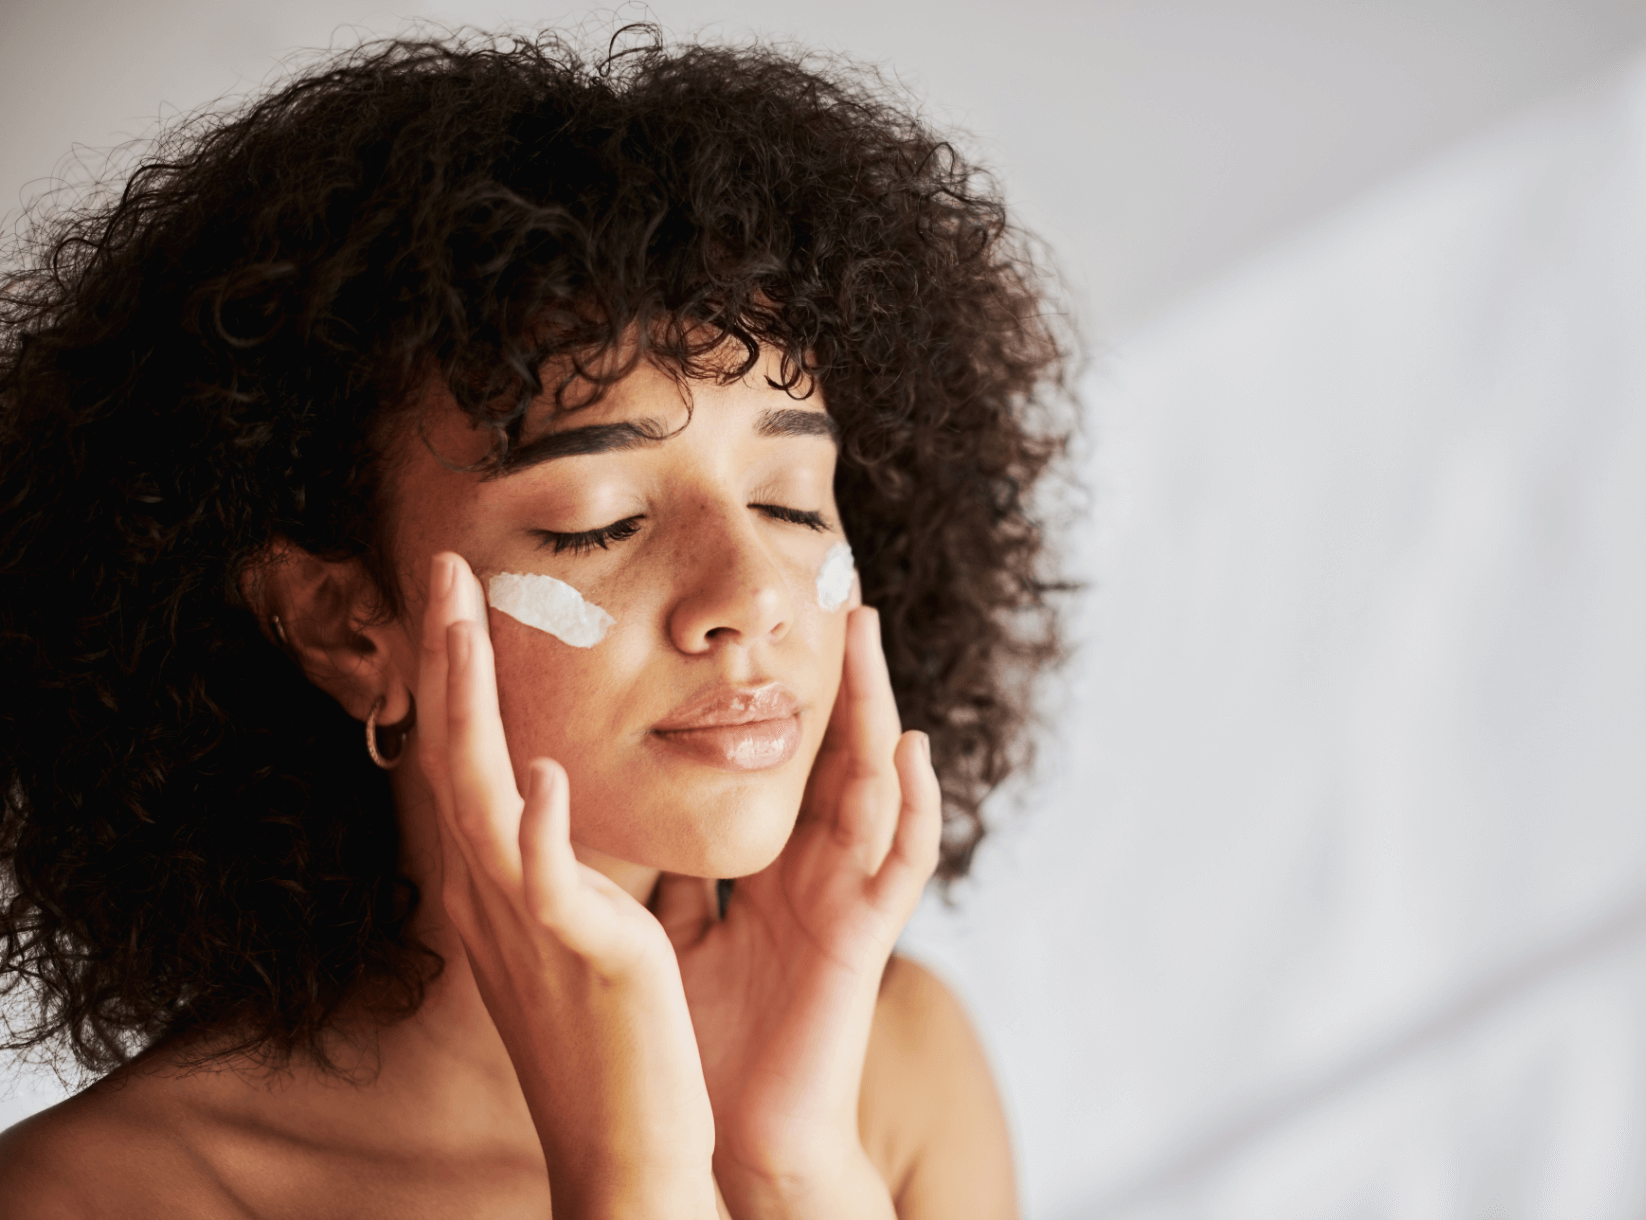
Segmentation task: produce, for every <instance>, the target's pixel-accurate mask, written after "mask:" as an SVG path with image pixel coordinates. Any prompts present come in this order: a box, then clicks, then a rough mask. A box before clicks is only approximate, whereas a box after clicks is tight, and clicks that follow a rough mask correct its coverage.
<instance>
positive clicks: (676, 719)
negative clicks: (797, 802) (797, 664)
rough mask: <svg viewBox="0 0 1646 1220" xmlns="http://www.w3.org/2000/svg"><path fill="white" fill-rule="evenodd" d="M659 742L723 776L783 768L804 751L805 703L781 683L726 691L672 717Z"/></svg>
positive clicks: (659, 728)
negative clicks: (802, 706) (802, 710)
mask: <svg viewBox="0 0 1646 1220" xmlns="http://www.w3.org/2000/svg"><path fill="white" fill-rule="evenodd" d="M651 736H652V738H653V740H655V741H657V742H658V743H659V744H661V745H663V746H665V747H667V748H669V749H670V750H671V751H672V752H676V753H679V754H683V755H685V756H686V757H687V758H690V759H691V760H692V761H694V762H698V763H702V764H704V765H705V766H710V767H714V768H716V769H718V770H722V771H765V770H768V769H770V768H772V767H780V766H782V765H783V764H784V763H786V762H788V761H789V759H791V758H793V757H794V755H795V752H796V751H797V750H799V748H800V701H799V700H798V699H796V698H795V697H794V694H793V693H792V692H791V691H790V690H789V689H788V688H787V687H785V686H783V685H782V684H781V683H776V682H771V683H767V684H764V685H761V686H745V687H720V688H718V689H716V690H713V691H710V692H709V693H708V694H707V695H704V696H703V697H701V698H699V699H696V700H693V701H691V702H689V703H686V704H685V705H683V706H681V707H679V708H676V709H675V710H674V711H673V712H670V713H669V715H668V716H667V717H665V718H664V719H663V720H662V721H660V722H659V723H658V724H657V725H656V726H654V727H653V729H652V731H651Z"/></svg>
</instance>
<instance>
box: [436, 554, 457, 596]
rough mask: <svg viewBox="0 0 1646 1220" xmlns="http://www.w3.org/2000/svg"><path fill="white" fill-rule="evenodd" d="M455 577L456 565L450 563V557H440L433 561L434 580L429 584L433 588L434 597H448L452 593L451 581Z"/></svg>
mask: <svg viewBox="0 0 1646 1220" xmlns="http://www.w3.org/2000/svg"><path fill="white" fill-rule="evenodd" d="M456 575H457V565H456V564H455V563H453V562H452V561H451V556H450V555H442V556H440V558H439V559H436V560H435V561H434V579H433V580H432V581H431V582H430V583H431V584H433V585H434V587H435V596H437V597H449V596H450V595H451V591H452V579H453V578H454V577H455V576H456Z"/></svg>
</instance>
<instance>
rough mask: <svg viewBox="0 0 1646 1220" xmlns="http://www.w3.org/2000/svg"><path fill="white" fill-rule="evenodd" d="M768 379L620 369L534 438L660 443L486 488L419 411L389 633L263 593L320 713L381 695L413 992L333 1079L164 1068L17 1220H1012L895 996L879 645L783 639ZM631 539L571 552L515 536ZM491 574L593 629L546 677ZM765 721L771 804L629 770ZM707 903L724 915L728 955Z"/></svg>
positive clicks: (912, 789)
mask: <svg viewBox="0 0 1646 1220" xmlns="http://www.w3.org/2000/svg"><path fill="white" fill-rule="evenodd" d="M770 371H771V370H769V369H766V368H757V369H755V370H754V371H753V372H752V373H751V374H750V375H749V376H748V377H746V378H744V379H743V380H741V381H738V382H734V383H732V384H729V385H720V384H716V383H714V382H708V381H704V382H692V383H690V384H689V385H684V386H682V385H681V384H678V383H677V382H676V381H675V380H674V379H672V378H670V377H668V376H666V375H665V374H663V373H662V372H660V371H659V370H656V369H653V368H650V367H648V366H642V367H641V368H639V369H637V370H636V371H635V372H634V373H632V374H631V375H630V376H629V377H628V378H626V379H625V380H624V381H622V382H620V383H619V384H618V385H617V386H615V387H614V388H613V390H612V392H611V393H610V394H608V395H607V397H606V398H605V399H603V400H602V401H601V402H600V403H598V404H597V405H595V406H593V407H590V408H588V409H586V410H584V411H581V412H577V413H575V414H573V415H571V416H566V417H561V418H559V419H555V418H552V417H549V416H548V415H547V414H545V417H544V418H543V419H542V420H539V421H534V422H533V424H532V428H535V429H536V430H537V432H538V433H541V432H543V431H545V430H556V431H557V430H560V429H563V428H570V427H580V426H586V425H591V424H603V423H611V422H618V421H624V420H628V421H634V420H638V419H653V420H657V421H660V422H661V423H662V424H664V425H665V431H667V432H669V433H671V435H670V436H669V439H667V440H664V441H662V442H660V443H655V444H647V445H642V446H639V447H633V448H628V449H624V450H621V451H617V452H609V453H598V454H585V455H580V456H576V457H567V458H561V459H557V460H555V461H553V462H549V463H545V464H542V465H539V466H533V467H529V468H527V469H524V470H520V471H518V472H516V473H511V474H509V475H507V476H505V477H502V478H494V479H483V478H481V477H480V476H479V475H478V474H475V473H473V472H470V471H465V470H463V469H462V467H464V466H467V465H470V464H472V462H473V461H474V460H475V458H476V457H478V456H479V455H480V454H483V453H484V448H485V444H486V438H485V437H483V436H481V435H479V434H477V433H475V432H474V431H473V430H472V429H471V428H470V427H469V426H468V424H467V421H466V420H465V419H464V418H463V417H462V416H461V414H460V413H459V412H458V411H457V410H456V408H455V405H454V404H452V403H450V402H449V401H443V400H442V399H441V398H440V397H439V395H438V393H436V392H434V391H431V392H430V395H429V397H428V399H427V400H426V401H425V402H424V403H423V404H422V408H421V424H422V427H421V428H420V429H407V430H406V433H405V435H404V436H403V438H402V443H401V445H400V448H399V451H398V452H397V453H396V454H395V455H394V462H395V474H394V479H393V493H392V496H391V504H392V529H391V537H392V539H393V548H394V555H395V559H396V563H397V565H398V566H399V569H400V571H401V575H402V583H403V587H404V588H405V589H406V590H407V591H408V594H409V597H408V600H409V602H410V603H411V609H410V612H409V613H408V615H407V616H406V617H405V619H404V620H395V621H391V622H386V623H385V622H376V621H373V619H372V615H371V613H370V592H369V588H368V587H367V584H366V582H365V580H364V577H363V574H362V573H361V572H360V571H359V569H358V568H356V567H353V566H351V565H348V564H328V563H324V562H321V561H319V560H317V559H315V558H313V557H312V556H307V555H304V554H302V553H300V552H296V551H294V550H287V551H285V552H283V553H282V554H279V555H277V556H276V557H275V558H274V559H273V561H272V562H271V567H270V571H269V579H268V580H267V581H266V582H265V585H266V588H267V589H268V590H269V593H268V596H269V597H270V599H271V604H270V605H269V607H268V609H269V611H270V612H274V613H279V614H280V615H281V618H282V621H283V622H284V623H286V624H287V635H288V640H289V646H290V647H291V648H293V649H294V651H295V652H296V654H297V656H298V659H299V660H300V661H301V663H302V664H303V665H304V667H305V669H306V671H307V672H308V673H309V674H310V676H311V678H312V679H313V680H314V681H315V682H316V683H317V684H319V685H321V686H322V687H323V688H324V689H326V690H328V691H329V692H330V693H331V694H333V695H334V696H335V697H336V698H337V699H338V701H339V702H340V703H342V704H343V706H344V707H345V708H346V709H347V710H348V711H349V712H350V713H351V714H353V715H356V716H357V717H359V718H361V719H364V717H365V716H366V714H367V713H368V711H369V710H370V708H371V707H372V705H373V703H374V702H375V701H376V700H378V699H379V698H382V699H384V700H385V706H384V708H383V711H382V713H381V719H382V720H383V721H384V722H393V721H394V720H397V719H399V718H400V717H401V716H403V715H404V714H405V712H406V710H407V709H408V707H409V703H410V696H411V695H412V693H413V692H415V695H416V699H417V706H418V728H417V731H416V732H415V734H414V736H413V739H412V740H413V744H414V747H415V748H414V749H413V750H412V751H411V752H410V754H409V756H408V757H407V758H406V759H405V760H404V762H403V763H402V765H401V766H400V767H399V769H397V770H396V771H395V772H394V776H393V782H394V788H395V793H396V799H397V804H398V807H399V809H400V813H401V821H402V828H403V839H404V844H405V866H406V868H407V871H408V872H409V873H410V874H411V875H412V876H414V877H415V878H417V879H418V881H419V883H420V884H421V885H422V887H423V893H424V895H425V901H426V905H425V907H424V908H423V910H422V912H421V913H420V916H419V925H418V928H417V931H418V934H419V935H420V936H421V937H422V938H423V939H424V940H425V941H426V942H427V943H429V944H430V945H431V946H432V947H434V948H435V949H436V950H437V951H439V952H440V953H441V954H442V955H443V957H444V958H445V960H446V963H447V967H446V971H445V973H444V975H443V976H442V978H441V979H440V980H439V981H438V982H437V983H436V985H435V986H434V988H433V989H432V991H431V994H430V997H429V999H428V1001H427V1003H426V1004H425V1005H424V1007H423V1008H422V1009H421V1010H420V1011H419V1012H418V1013H417V1014H416V1015H415V1016H414V1017H412V1018H410V1019H408V1020H405V1021H402V1022H399V1023H396V1024H394V1025H390V1026H388V1027H386V1028H383V1029H381V1030H377V1029H376V1028H375V1027H374V1026H373V1025H372V1023H371V1022H370V1020H369V1017H368V1015H367V1013H366V1012H365V1005H364V1004H362V1006H361V1007H360V1009H359V1010H358V1011H355V1012H349V1013H345V1014H344V1015H343V1017H342V1018H341V1019H340V1020H339V1022H338V1023H337V1027H336V1033H335V1041H336V1046H337V1054H338V1058H339V1059H340V1060H341V1061H342V1062H343V1063H344V1064H345V1065H346V1066H349V1067H351V1068H352V1069H353V1074H354V1079H353V1080H339V1079H337V1078H335V1077H330V1076H326V1075H324V1074H322V1073H319V1072H317V1071H315V1070H313V1069H312V1068H309V1067H307V1066H305V1065H303V1064H293V1065H291V1066H290V1067H289V1068H288V1069H286V1070H283V1071H280V1072H273V1073H271V1072H266V1071H259V1070H256V1068H255V1065H251V1064H246V1063H226V1064H225V1063H219V1064H217V1065H214V1066H213V1067H212V1068H211V1069H208V1070H200V1071H192V1072H190V1071H183V1070H181V1069H180V1064H182V1063H183V1062H184V1054H183V1052H184V1050H185V1048H161V1050H160V1051H159V1052H158V1053H155V1054H152V1055H150V1056H148V1057H147V1058H145V1059H144V1060H142V1061H140V1062H139V1063H137V1064H136V1065H134V1066H133V1067H132V1068H129V1069H126V1070H125V1071H123V1072H121V1073H118V1074H117V1075H116V1077H114V1078H111V1080H109V1081H107V1082H105V1083H104V1084H102V1085H99V1086H97V1087H95V1088H93V1089H92V1090H89V1091H88V1092H87V1093H85V1094H82V1095H81V1096H80V1097H78V1098H75V1099H73V1100H72V1101H70V1102H68V1103H65V1104H64V1105H63V1106H60V1107H58V1108H57V1109H55V1110H53V1111H50V1112H48V1113H46V1114H45V1115H41V1116H38V1117H37V1118H36V1119H33V1120H30V1121H29V1122H28V1123H25V1124H22V1125H21V1126H20V1127H18V1128H14V1129H13V1130H12V1131H11V1132H9V1133H7V1134H6V1135H5V1136H4V1137H3V1139H0V1188H3V1189H4V1191H5V1195H6V1197H7V1198H8V1199H9V1200H11V1201H12V1202H13V1204H14V1205H15V1206H18V1207H20V1208H21V1209H22V1210H21V1211H20V1212H19V1213H18V1214H20V1215H25V1216H80V1215H107V1214H122V1215H133V1216H146V1215H155V1216H161V1215H165V1216H191V1215H202V1216H204V1215H213V1216H220V1215H234V1216H241V1215H244V1216H259V1217H263V1216H268V1217H274V1216H288V1215H289V1216H307V1217H314V1216H332V1215H336V1216H339V1217H341V1216H352V1217H359V1216H375V1215H384V1216H388V1215H395V1216H405V1215H418V1216H422V1215H426V1216H442V1215H453V1216H457V1215H463V1216H468V1215H488V1216H538V1217H541V1216H544V1215H547V1214H548V1211H549V1195H550V1194H551V1192H552V1194H553V1197H554V1211H555V1214H556V1215H560V1216H589V1217H593V1216H625V1217H645V1216H653V1215H655V1216H671V1217H673V1216H705V1217H707V1216H714V1215H716V1214H730V1215H733V1216H736V1217H738V1218H739V1220H744V1218H750V1220H752V1218H754V1217H768V1216H769V1217H778V1216H782V1217H795V1218H798V1217H810V1216H817V1217H840V1216H853V1217H865V1218H866V1217H874V1216H891V1215H893V1214H896V1215H898V1216H902V1217H927V1216H932V1217H935V1216H944V1217H966V1216H975V1217H979V1218H982V1217H998V1216H1009V1215H1011V1214H1013V1204H1012V1185H1011V1171H1010V1159H1009V1153H1008V1149H1007V1139H1006V1134H1005V1128H1004V1124H1003V1122H1002V1120H1001V1116H1000V1108H999V1103H998V1100H997V1099H996V1097H995V1095H994V1092H993V1087H992V1085H991V1084H990V1082H989V1078H988V1073H987V1068H986V1066H985V1064H984V1061H983V1057H982V1054H981V1052H980V1050H979V1049H978V1047H977V1044H976V1041H975V1039H974V1038H973V1037H972V1035H971V1033H970V1031H969V1028H968V1027H967V1024H966V1021H965V1018H964V1016H963V1015H962V1014H961V1013H960V1011H959V1009H958V1008H957V1006H956V1005H955V1004H954V1001H953V1000H952V998H950V997H949V995H948V993H947V992H946V991H945V990H944V989H943V988H942V986H941V984H939V983H938V982H937V981H936V980H935V979H933V978H932V977H931V976H930V975H929V974H927V973H926V972H924V971H923V970H921V969H920V968H919V967H917V966H914V965H913V964H911V963H907V962H903V961H900V960H897V959H891V958H890V954H891V950H892V946H893V944H894V942H895V939H896V936H897V934H898V932H899V931H900V930H901V928H902V926H903V924H904V922H905V921H906V920H907V918H908V916H909V914H910V913H911V911H912V909H913V906H914V903H915V902H916V901H917V900H918V897H919V894H920V890H921V887H922V885H923V883H924V882H925V880H926V879H927V878H928V877H929V876H930V874H931V871H932V869H933V867H934V866H935V863H936V858H937V836H938V827H939V814H938V801H939V797H938V792H937V786H936V780H935V777H934V776H933V775H932V772H931V768H930V764H929V756H928V753H927V747H926V743H925V740H924V737H923V735H921V734H918V733H908V734H902V733H900V731H899V725H898V721H897V712H896V707H895V703H894V701H893V699H892V697H891V690H890V685H889V682H888V679H887V675H886V671H885V664H884V660H883V658H882V657H881V655H880V650H879V631H878V623H877V620H876V616H875V614H874V612H873V610H872V609H868V608H862V607H858V606H857V605H856V600H857V599H856V598H855V596H854V598H853V599H852V600H851V601H850V602H848V604H847V606H846V607H844V608H842V609H841V610H839V611H836V612H833V613H829V612H825V611H823V610H822V609H821V608H820V607H818V605H817V600H816V597H815V589H814V585H815V576H816V571H817V567H818V564H819V563H820V562H821V560H822V557H823V555H824V554H825V553H826V551H827V550H828V548H829V547H830V546H831V545H833V544H834V543H836V542H839V541H840V540H841V534H840V531H839V525H838V521H839V518H838V512H837V509H836V506H835V505H834V503H833V497H832V485H833V478H832V476H833V466H834V448H833V444H832V442H831V441H830V440H829V439H828V438H827V437H826V436H822V435H795V434H792V433H791V434H783V435H769V434H764V433H763V431H762V428H761V420H762V417H763V414H764V413H769V412H773V411H784V410H794V409H803V410H808V411H813V412H818V413H822V412H823V405H822V403H821V401H820V400H819V399H818V398H815V397H814V398H813V399H810V400H807V401H806V402H802V403H797V402H796V401H795V400H793V399H790V398H789V397H788V396H787V395H786V394H784V393H783V392H782V391H780V390H774V389H773V388H771V387H770V386H769V385H768V384H767V382H766V380H765V374H767V373H769V372H770ZM688 400H689V403H690V419H689V423H688V412H687V407H688ZM532 428H528V439H529V438H530V436H531V434H532ZM767 431H768V432H769V431H770V430H769V429H768V430H767ZM420 436H426V437H427V439H428V444H426V445H425V444H424V443H423V442H422V441H421V440H420V439H419V437H420ZM442 459H444V460H442ZM774 505H775V506H778V507H781V508H785V509H789V510H798V511H803V512H810V513H816V514H818V517H819V522H818V524H820V525H821V528H811V527H810V526H808V525H806V524H799V523H796V522H795V521H792V520H785V519H783V518H782V517H781V516H778V515H774V514H773V513H772V512H771V511H770V508H771V506H774ZM635 516H640V517H643V520H641V521H640V522H639V528H638V530H637V531H635V532H634V533H633V535H632V536H631V537H629V538H627V539H626V540H624V541H621V542H618V541H613V542H612V543H611V544H610V545H609V546H608V547H607V548H604V549H602V548H600V547H598V546H595V547H592V548H585V549H582V550H578V549H576V548H562V550H561V551H560V553H558V554H556V553H555V547H554V545H553V543H552V541H551V542H550V544H549V545H547V546H545V545H543V542H544V539H543V537H542V535H541V533H540V531H545V530H546V531H552V532H554V533H558V534H577V533H580V532H583V531H588V530H593V529H596V528H598V527H603V526H607V525H609V524H611V523H612V522H614V521H618V520H622V519H628V518H631V517H635ZM534 531H539V532H537V533H534ZM499 570H510V571H537V572H546V573H548V574H550V575H554V576H556V577H558V578H560V579H563V580H566V581H567V582H568V583H571V584H573V585H574V587H576V588H578V589H579V590H580V591H581V592H583V593H584V595H585V596H586V597H588V598H589V599H590V600H592V601H594V602H596V603H597V604H599V605H602V606H604V607H605V608H606V609H607V610H608V611H610V612H611V613H612V614H613V615H614V617H615V618H616V623H615V625H614V626H613V628H612V630H611V632H610V633H609V635H608V636H607V638H606V639H605V640H604V641H603V642H602V643H601V644H599V645H597V646H596V647H594V648H591V649H575V648H571V647H569V646H567V645H565V644H563V643H561V642H560V641H559V640H556V639H554V638H553V637H552V636H549V635H546V634H544V633H542V632H537V631H533V630H532V629H530V628H528V627H525V626H523V625H522V624H519V623H517V622H515V621H514V620H512V619H510V618H508V617H507V616H505V615H501V614H498V613H495V612H493V613H491V614H489V615H482V614H481V613H480V612H479V603H478V601H477V599H476V598H475V597H474V594H473V589H474V584H473V582H474V576H473V573H474V572H476V571H478V572H481V573H486V572H491V571H499ZM773 683H776V684H780V685H781V686H782V687H783V688H784V689H785V690H786V692H787V693H788V696H789V697H790V704H791V705H792V706H794V707H796V708H798V711H797V712H796V713H795V714H796V716H797V717H798V747H797V748H796V749H795V750H794V751H793V754H792V756H791V757H788V758H787V760H786V761H783V762H781V763H779V764H778V765H775V766H770V767H767V768H765V769H762V770H755V771H749V770H734V769H728V768H725V767H716V766H711V765H707V764H705V763H703V762H702V761H701V760H700V759H697V758H695V757H693V756H691V755H689V754H686V753H682V752H681V751H679V750H677V749H675V748H673V747H672V746H670V745H669V738H668V736H667V733H666V731H665V732H660V731H659V728H658V726H660V725H662V726H665V729H666V727H667V726H669V725H671V724H673V723H675V720H676V718H677V716H678V714H679V710H680V709H681V708H689V707H691V706H694V705H696V704H700V703H701V701H702V699H703V698H704V697H705V696H706V695H713V694H714V693H715V692H716V691H722V690H725V689H743V688H748V687H751V686H757V685H763V686H770V685H771V684H773ZM786 706H787V705H786ZM716 877H739V878H741V879H740V880H739V882H738V884H737V887H736V889H735V891H734V894H733V898H732V901H731V903H730V905H729V907H728V909H727V911H726V915H725V918H724V919H720V918H718V917H717V913H716V909H715V903H714V891H713V878H716ZM888 963H889V964H888ZM187 1049H192V1050H193V1051H194V1052H195V1053H198V1051H199V1050H200V1049H201V1048H198V1047H196V1048H187Z"/></svg>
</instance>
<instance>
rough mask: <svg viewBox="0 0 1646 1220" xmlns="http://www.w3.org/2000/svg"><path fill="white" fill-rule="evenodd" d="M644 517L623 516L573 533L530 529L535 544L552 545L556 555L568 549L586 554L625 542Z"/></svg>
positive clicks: (577, 553) (634, 533)
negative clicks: (615, 543) (605, 523)
mask: <svg viewBox="0 0 1646 1220" xmlns="http://www.w3.org/2000/svg"><path fill="white" fill-rule="evenodd" d="M645 519H646V518H645V516H644V515H642V516H638V517H624V518H623V520H621V521H613V522H612V523H611V524H610V525H602V526H601V527H600V528H599V529H592V530H578V531H577V532H575V533H570V534H562V533H557V532H556V531H554V530H532V531H531V533H532V534H534V535H536V537H537V540H538V542H537V545H538V546H540V547H546V546H550V545H552V546H553V547H554V553H555V554H556V555H559V554H561V553H562V552H565V551H570V552H571V553H572V554H573V555H582V554H586V553H587V552H589V551H592V550H594V548H595V547H599V548H600V549H601V550H602V551H603V550H605V549H606V548H607V547H609V546H610V545H611V544H612V543H614V542H626V541H627V540H628V539H630V538H633V537H634V536H635V535H636V534H638V533H639V532H640V523H641V522H642V521H644V520H645Z"/></svg>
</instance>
